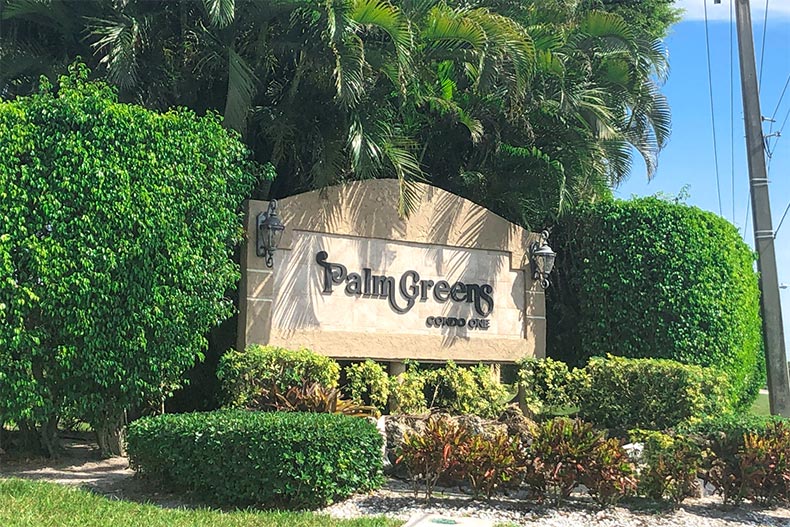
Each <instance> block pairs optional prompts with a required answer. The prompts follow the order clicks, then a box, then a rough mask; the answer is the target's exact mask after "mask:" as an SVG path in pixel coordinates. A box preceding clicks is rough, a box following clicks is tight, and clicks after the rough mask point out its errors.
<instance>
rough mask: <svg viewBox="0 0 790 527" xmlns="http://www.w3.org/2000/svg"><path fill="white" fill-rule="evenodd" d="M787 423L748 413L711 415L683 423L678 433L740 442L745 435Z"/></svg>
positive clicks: (772, 417) (706, 438)
mask: <svg viewBox="0 0 790 527" xmlns="http://www.w3.org/2000/svg"><path fill="white" fill-rule="evenodd" d="M785 421H787V420H786V419H785V418H783V417H779V416H775V415H754V414H748V413H738V414H719V415H710V416H707V417H705V418H704V419H702V420H699V421H695V422H691V423H683V424H681V425H679V426H678V427H677V431H678V432H680V433H683V434H688V435H696V436H699V437H701V438H702V439H704V440H712V439H716V438H718V437H721V436H728V437H731V438H734V439H735V440H738V439H740V438H742V437H743V436H744V434H755V433H759V432H762V431H763V430H765V429H766V427H767V426H768V425H770V424H771V423H776V422H785Z"/></svg>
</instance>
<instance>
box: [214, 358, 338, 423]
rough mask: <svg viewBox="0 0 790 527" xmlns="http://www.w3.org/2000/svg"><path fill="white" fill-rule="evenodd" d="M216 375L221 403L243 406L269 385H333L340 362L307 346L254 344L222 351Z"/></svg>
mask: <svg viewBox="0 0 790 527" xmlns="http://www.w3.org/2000/svg"><path fill="white" fill-rule="evenodd" d="M217 376H218V377H219V379H220V383H221V385H222V394H223V399H224V401H223V402H224V404H225V405H226V406H230V407H235V408H246V407H250V406H251V403H252V401H254V400H255V399H257V398H260V397H261V395H262V393H263V392H264V391H266V390H270V389H271V387H272V385H274V387H275V388H276V389H277V391H279V392H286V391H288V389H289V388H292V387H294V386H301V385H303V384H305V383H318V384H320V385H322V386H324V387H325V388H335V387H337V384H338V380H339V378H340V366H339V365H338V363H337V362H335V361H334V360H333V359H330V358H329V357H325V356H323V355H319V354H318V353H314V352H312V351H310V350H308V349H299V350H289V349H286V348H280V347H277V346H259V345H257V344H255V345H252V346H249V347H247V349H246V350H244V351H236V350H230V351H228V352H226V353H225V355H223V356H222V358H221V359H220V363H219V367H218V368H217Z"/></svg>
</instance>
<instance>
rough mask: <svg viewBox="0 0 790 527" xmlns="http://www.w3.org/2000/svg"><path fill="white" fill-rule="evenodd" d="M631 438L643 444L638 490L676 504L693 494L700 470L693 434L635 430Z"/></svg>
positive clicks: (700, 452) (700, 460)
mask: <svg viewBox="0 0 790 527" xmlns="http://www.w3.org/2000/svg"><path fill="white" fill-rule="evenodd" d="M632 440H635V441H641V442H642V443H643V444H644V450H643V453H642V462H643V463H644V467H643V468H642V470H641V472H640V475H639V490H640V492H641V493H642V494H643V495H645V496H647V497H648V498H652V499H655V500H669V501H670V502H671V503H672V504H674V505H676V506H677V505H679V504H680V503H681V502H682V501H683V500H684V499H686V498H687V497H689V496H691V495H693V492H694V490H695V489H696V487H697V478H698V476H699V475H700V474H701V473H702V461H703V455H702V448H701V447H700V444H699V442H698V441H696V440H695V439H693V438H692V437H689V436H686V435H681V434H676V435H669V434H665V433H662V432H655V431H635V432H634V433H633V434H632Z"/></svg>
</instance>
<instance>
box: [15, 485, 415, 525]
mask: <svg viewBox="0 0 790 527" xmlns="http://www.w3.org/2000/svg"><path fill="white" fill-rule="evenodd" d="M400 523H401V522H397V521H394V520H389V519H387V518H366V519H360V520H337V519H334V518H330V517H328V516H322V515H319V514H313V513H309V512H281V511H276V512H259V511H252V512H221V511H216V510H210V509H198V510H181V509H162V508H160V507H156V506H154V505H141V504H139V503H132V502H127V501H114V500H110V499H107V498H105V497H102V496H97V495H95V494H91V493H90V492H87V491H85V490H81V489H78V488H73V487H65V486H62V485H56V484H54V483H42V482H33V481H24V480H20V479H7V480H0V526H2V527H72V526H73V527H120V526H127V525H129V526H133V525H134V526H136V525H140V526H146V527H187V526H189V527H203V526H205V527H237V526H238V527H242V526H243V527H280V526H282V527H285V526H288V527H318V526H322V527H323V526H338V527H395V526H396V525H400Z"/></svg>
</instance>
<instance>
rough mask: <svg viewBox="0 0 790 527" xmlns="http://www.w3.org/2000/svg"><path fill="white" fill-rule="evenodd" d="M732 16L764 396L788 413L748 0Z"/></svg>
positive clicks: (789, 387)
mask: <svg viewBox="0 0 790 527" xmlns="http://www.w3.org/2000/svg"><path fill="white" fill-rule="evenodd" d="M735 21H736V25H737V32H738V56H739V59H740V63H741V92H742V93H743V114H744V126H745V128H746V153H747V157H748V161H749V187H750V190H751V198H752V219H753V220H754V245H755V248H756V249H757V270H758V271H759V273H760V293H761V294H760V310H761V311H762V316H763V342H764V343H765V362H766V365H767V367H768V392H769V395H768V397H769V401H770V403H771V413H772V414H779V415H782V416H784V417H790V376H788V372H787V354H786V351H785V342H784V329H783V326H782V305H781V304H780V300H779V278H778V276H777V272H776V250H775V248H774V230H773V225H772V223H771V202H770V199H769V195H768V175H767V173H766V170H765V143H764V138H763V125H762V114H761V113H760V93H759V88H758V86H757V68H756V66H755V64H754V37H753V35H752V15H751V11H750V10H749V0H735Z"/></svg>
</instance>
